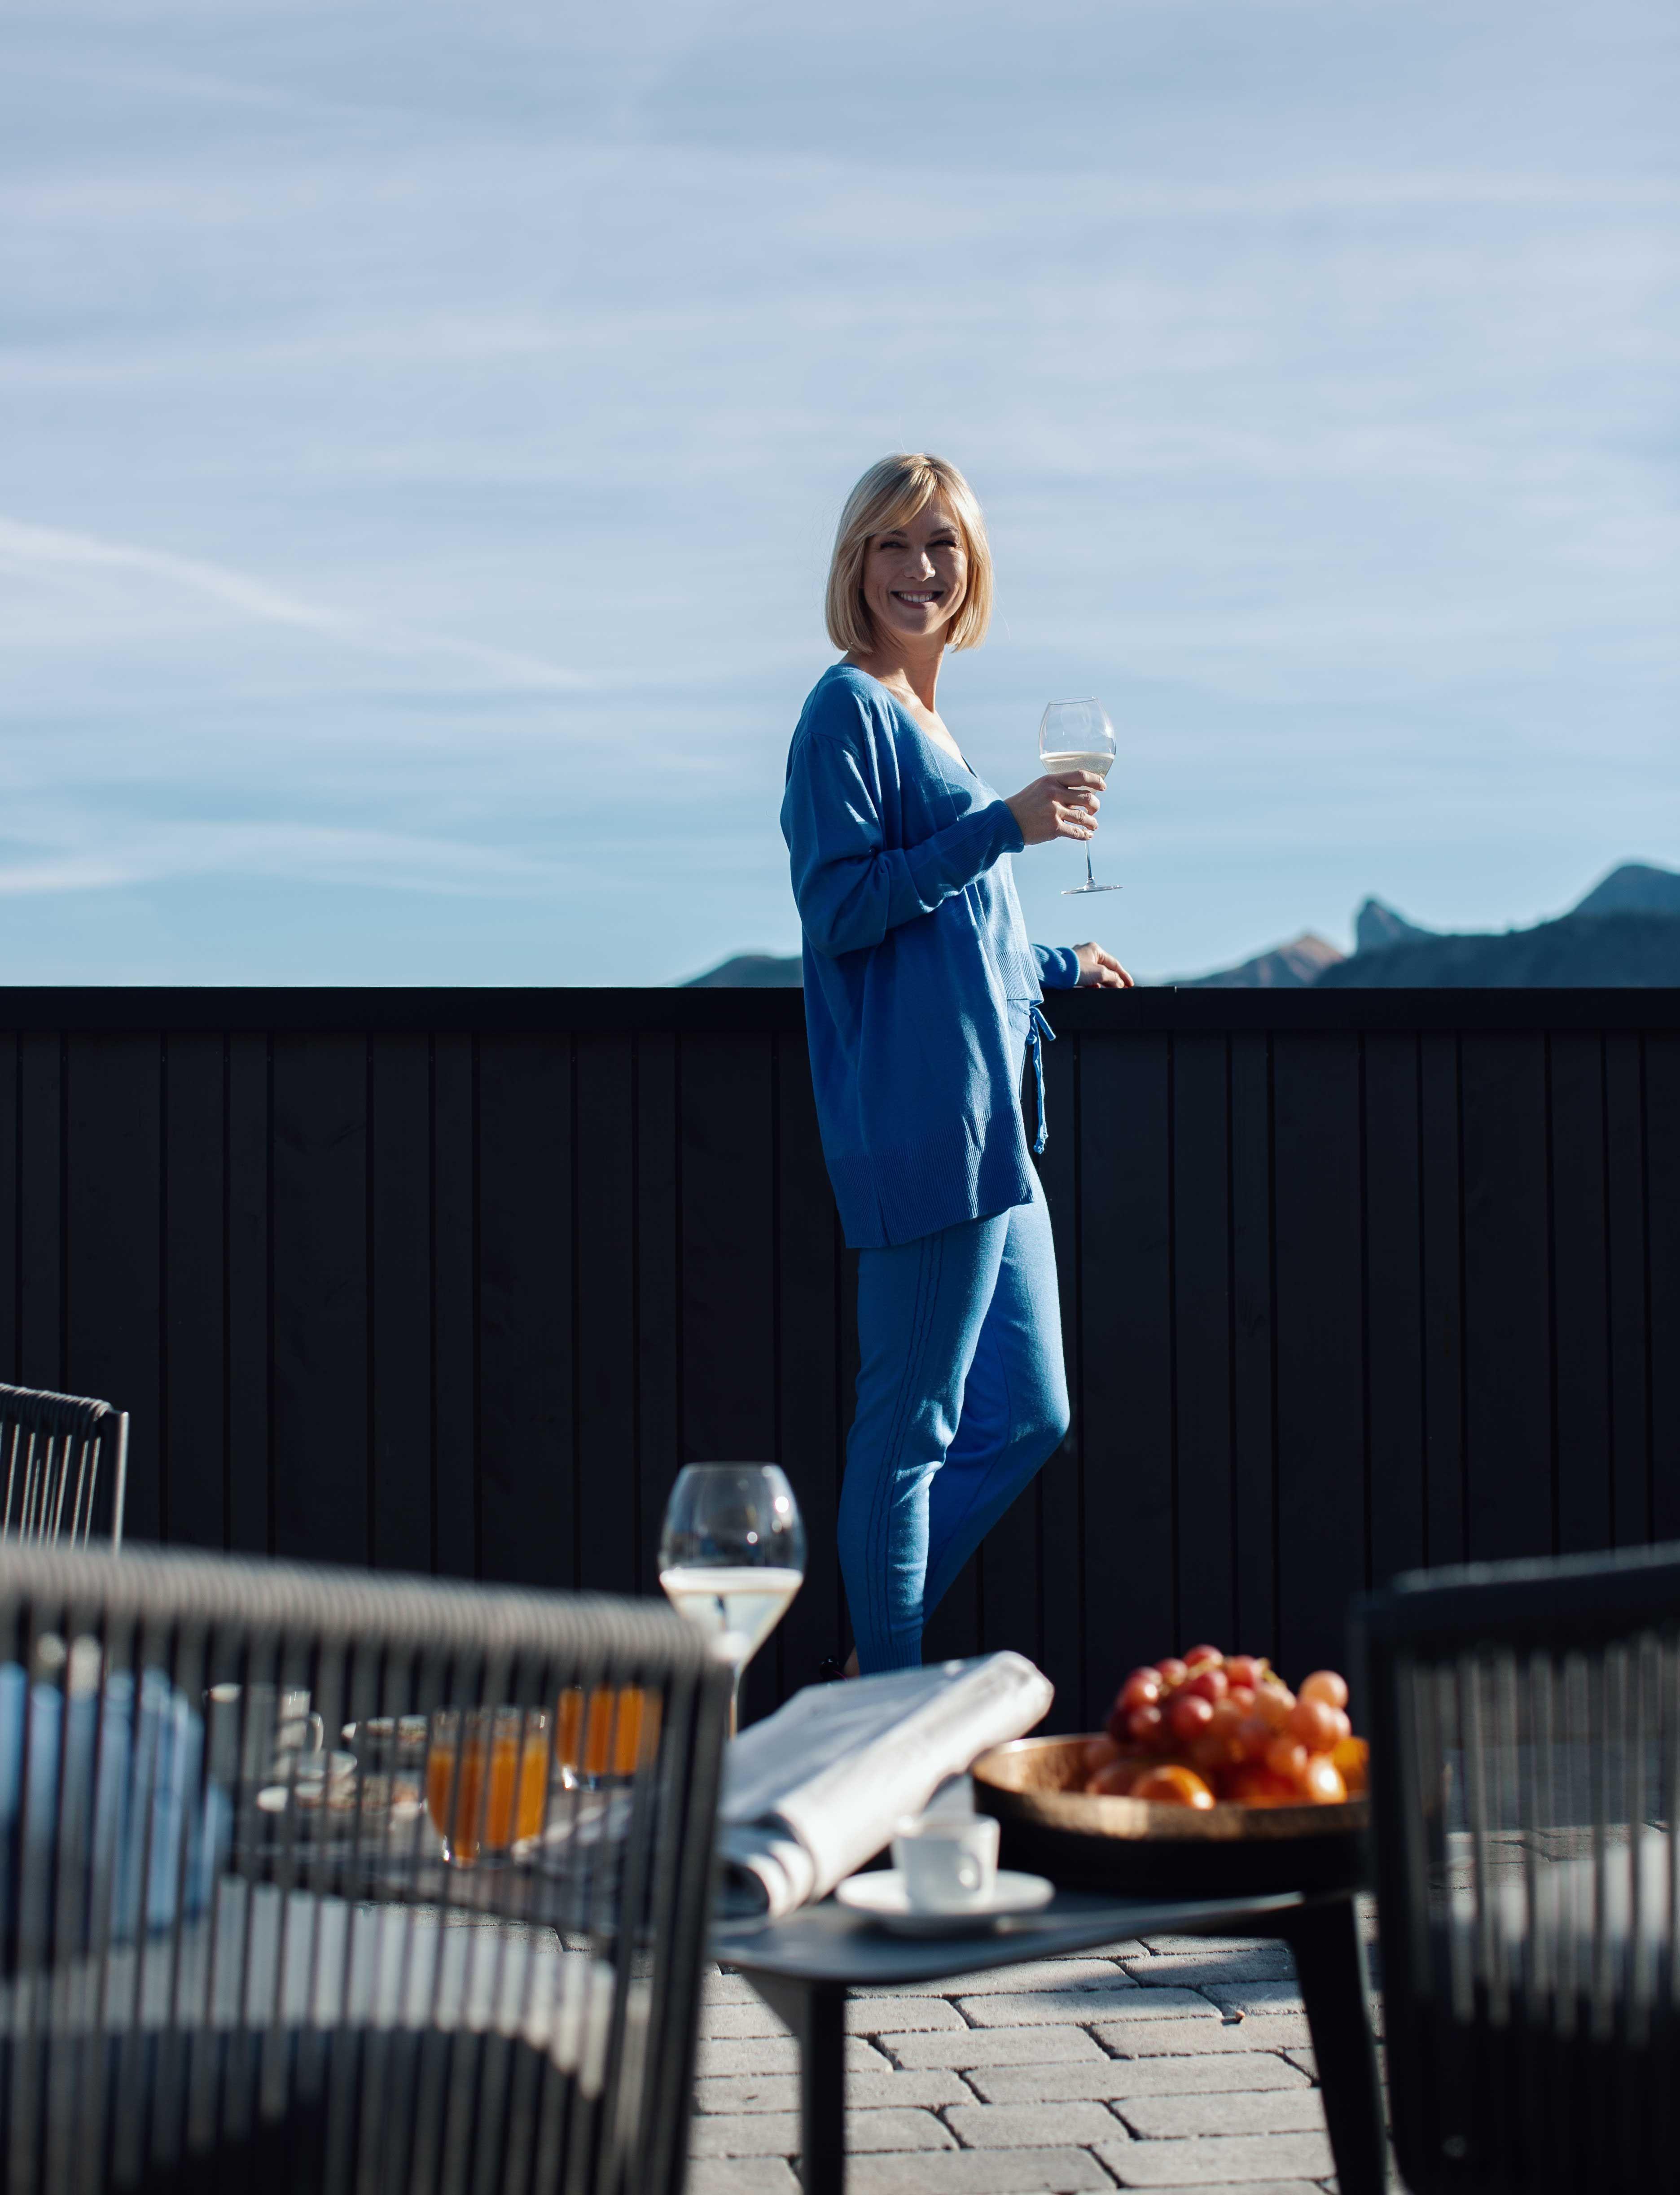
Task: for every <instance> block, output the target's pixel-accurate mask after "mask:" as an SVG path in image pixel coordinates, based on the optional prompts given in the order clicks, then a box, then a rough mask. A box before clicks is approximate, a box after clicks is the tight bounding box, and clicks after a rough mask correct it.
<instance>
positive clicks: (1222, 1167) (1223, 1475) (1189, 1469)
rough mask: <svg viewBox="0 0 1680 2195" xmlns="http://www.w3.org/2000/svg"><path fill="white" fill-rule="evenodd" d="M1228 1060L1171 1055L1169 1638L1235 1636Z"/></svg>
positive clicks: (1198, 1046)
mask: <svg viewBox="0 0 1680 2195" xmlns="http://www.w3.org/2000/svg"><path fill="white" fill-rule="evenodd" d="M1227 1074H1228V1055H1227V1047H1226V1040H1225V1039H1224V1038H1223V1037H1221V1036H1181V1037H1180V1038H1178V1039H1177V1040H1175V1044H1174V1046H1173V1159H1172V1167H1173V1332H1174V1345H1173V1359H1174V1397H1173V1414H1174V1426H1175V1440H1174V1451H1175V1462H1176V1469H1175V1473H1174V1487H1173V1501H1174V1507H1175V1525H1174V1535H1173V1536H1174V1541H1175V1547H1176V1549H1177V1558H1178V1559H1177V1569H1178V1577H1177V1585H1178V1631H1179V1634H1180V1637H1181V1641H1182V1643H1183V1644H1185V1645H1192V1644H1194V1643H1195V1642H1196V1641H1197V1640H1198V1639H1212V1640H1215V1641H1216V1642H1219V1643H1221V1644H1224V1643H1226V1642H1227V1641H1228V1642H1230V1643H1231V1645H1232V1646H1233V1650H1234V1645H1235V1638H1234V1633H1233V1628H1232V1626H1233V1622H1234V1620H1235V1616H1236V1597H1237V1595H1236V1576H1235V1565H1234V1558H1235V1553H1236V1535H1235V1529H1234V1528H1235V1521H1236V1519H1235V1488H1234V1486H1233V1478H1232V1415H1231V1404H1232V1397H1231V1349H1232V1313H1233V1307H1232V1301H1231V1174H1230V1120H1229V1114H1228V1110H1227V1095H1228V1092H1227Z"/></svg>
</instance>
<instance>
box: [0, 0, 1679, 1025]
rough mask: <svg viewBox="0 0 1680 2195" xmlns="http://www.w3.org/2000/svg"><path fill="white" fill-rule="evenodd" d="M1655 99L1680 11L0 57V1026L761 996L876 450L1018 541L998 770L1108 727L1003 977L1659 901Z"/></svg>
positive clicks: (950, 27)
mask: <svg viewBox="0 0 1680 2195" xmlns="http://www.w3.org/2000/svg"><path fill="white" fill-rule="evenodd" d="M1677 112H1680V14H1677V13H1676V11H1675V10H1674V9H1673V7H1672V4H1671V0H1597V4H1596V5H1595V6H1594V7H1593V8H1592V9H1583V8H1581V7H1579V5H1577V4H1574V0H1569V4H1567V5H1560V4H1556V0H1475V4H1472V5H1469V6H1466V5H1465V4H1464V0H1031V5H1028V4H1025V0H1012V4H1000V0H966V4H965V5H964V7H963V8H961V9H959V10H951V9H940V10H932V11H911V10H906V9H904V8H902V7H901V6H898V5H887V4H885V0H853V4H852V5H850V6H848V8H847V9H845V10H835V9H817V8H815V7H811V6H805V7H800V6H795V7H793V8H789V7H788V6H787V5H786V4H785V0H782V4H778V5H775V6H771V5H767V4H763V0H615V4H614V6H613V7H612V8H610V9H605V8H598V7H591V8H587V9H586V8H583V7H580V6H578V5H576V4H574V0H543V4H529V5H528V4H524V0H470V4H465V3H464V4H459V5H449V6H443V5H438V4H434V3H433V0H360V3H359V4H358V0H335V4H332V5H323V4H318V0H282V4H274V5H268V4H262V0H107V4H105V5H94V4H88V0H11V4H10V5H9V8H8V9H7V11H6V15H5V20H4V25H3V28H0V648H3V651H4V663H3V685H0V694H3V701H0V982H13V983H97V982H112V983H127V982H158V983H171V982H181V983H192V982H216V983H229V982H231V983H239V982H249V983H287V982H390V983H428V982H436V983H561V984H563V983H584V984H588V983H626V982H628V983H661V982H672V981H675V980H679V979H681V978H682V977H685V976H687V975H690V974H691V973H694V972H696V971H698V970H700V969H702V968H704V967H706V966H707V965H711V964H712V963H713V962H715V961H716V960H718V959H721V958H722V957H724V956H725V954H727V953H735V952H739V951H751V950H759V951H768V952H780V953H786V952H791V951H793V950H794V949H795V948H796V946H797V942H798V924H797V917H796V915H795V913H794V908H793V906H792V902H791V899H790V897H789V894H788V882H787V870H786V861H785V855H784V850H783V848H782V842H781V838H780V834H779V831H778V828H777V823H776V809H777V804H778V801H779V798H780V787H781V778H782V763H783V759H784V757H785V754H786V750H787V744H788V736H789V734H790V732H791V730H792V728H793V725H794V721H795V720H796V718H797V716H798V713H799V709H800V703H801V701H802V700H803V697H804V695H805V693H806V692H807V691H808V689H809V688H810V687H811V684H812V683H814V682H815V680H816V678H817V677H818V675H819V674H820V673H821V671H823V668H824V667H825V666H826V665H827V664H828V662H829V661H831V660H833V651H832V649H831V648H829V646H828V642H827V641H826V638H825V637H824V634H823V625H822V616H821V597H822V587H823V575H824V572H825V569H826V564H827V558H828V547H829V544H830V541H831V539H832V535H833V529H834V521H835V518H836V516H837V515H838V512H839V510H840V504H841V503H842V501H843V500H844V498H845V495H846V491H847V489H848V488H849V487H850V486H851V484H852V481H853V480H854V479H855V478H856V477H857V475H858V474H859V473H860V472H861V471H862V470H863V468H864V466H865V465H866V464H869V463H870V462H872V461H873V460H874V459H875V458H876V457H878V456H880V455H881V454H882V453H883V452H886V451H887V450H890V449H892V448H927V449H932V450H935V451H938V452H940V453H941V454H943V455H944V456H947V457H949V458H952V459H953V460H955V462H956V463H957V464H960V465H961V467H962V469H963V470H964V471H965V472H966V473H967V475H968V477H969V478H970V480H971V481H973V485H974V487H975V488H976V490H977V492H978V493H979V496H980V498H981V500H982V502H983V503H984V506H985V509H986V511H987V516H988V522H989V525H990V529H991V534H992V540H993V545H994V550H995V552H996V566H997V591H998V595H997V599H998V609H997V614H996V621H995V623H994V626H993V630H992V634H991V637H990V640H989V641H988V642H987V644H986V645H985V647H984V648H982V649H979V650H978V651H973V652H971V653H968V654H962V655H961V656H957V657H955V658H953V659H952V660H950V663H949V665H948V667H947V669H946V671H944V675H943V678H942V683H941V686H940V704H941V707H942V711H943V712H944V715H945V717H946V720H947V722H948V723H950V725H951V727H952V729H953V730H954V731H955V733H956V735H957V736H958V738H959V739H960V740H961V742H962V744H963V746H964V747H965V749H966V751H967V752H968V753H969V755H970V757H971V758H972V759H973V761H974V763H975V764H976V766H977V767H978V768H979V769H980V770H981V772H982V774H983V775H985V776H986V777H988V778H989V779H990V781H991V782H992V783H993V784H995V785H996V786H997V787H998V788H999V790H1000V791H1002V792H1006V793H1007V792H1013V791H1014V790H1016V789H1017V788H1018V787H1019V786H1021V785H1022V784H1025V782H1026V781H1028V780H1029V779H1030V778H1031V777H1032V776H1034V775H1036V724H1037V719H1038V716H1039V712H1040V711H1041V709H1042V706H1043V704H1044V702H1045V701H1046V700H1050V699H1053V698H1058V697H1063V696H1074V695H1082V694H1093V693H1094V694H1098V695H1100V697H1101V698H1102V700H1104V701H1105V702H1106V704H1107V706H1108V708H1109V710H1110V712H1111V716H1112V717H1113V719H1114V722H1115V725H1116V728H1117V735H1118V740H1119V749H1120V758H1119V761H1118V763H1117V768H1116V770H1115V773H1114V775H1113V777H1112V779H1111V786H1110V792H1109V798H1108V800H1107V803H1106V808H1105V812H1104V819H1103V828H1102V830H1101V832H1100V834H1099V837H1098V839H1097V842H1096V847H1095V861H1096V867H1097V873H1098V876H1099V877H1100V878H1103V877H1105V876H1106V878H1108V879H1111V880H1113V881H1116V882H1119V883H1123V884H1124V886H1125V890H1123V892H1119V893H1115V894H1111V895H1109V896H1106V897H1105V898H1104V899H1102V900H1100V901H1098V902H1071V907H1072V912H1071V913H1070V903H1069V902H1065V901H1064V900H1063V899H1062V897H1061V896H1060V895H1061V890H1062V888H1063V886H1064V885H1065V884H1071V883H1072V882H1074V881H1075V879H1076V877H1077V873H1078V870H1079V866H1080V856H1079V855H1078V854H1077V851H1076V850H1075V849H1073V848H1072V847H1071V846H1060V847H1048V848H1043V849H1037V850H1033V851H1031V852H1030V853H1028V854H1026V855H1023V856H1019V857H1018V859H1017V862H1016V873H1017V878H1018V881H1019V884H1020V887H1021V894H1022V898H1023V901H1024V902H1025V906H1026V909H1027V913H1028V918H1029V926H1030V927H1031V930H1032V932H1033V935H1034V936H1036V937H1038V938H1040V939H1042V940H1044V941H1045V942H1077V940H1078V939H1080V938H1082V937H1083V936H1086V935H1088V933H1089V930H1090V927H1091V925H1092V923H1093V922H1095V924H1096V927H1097V934H1098V935H1099V936H1100V937H1101V939H1102V940H1103V942H1106V943H1107V944H1109V945H1110V946H1111V947H1112V948H1113V949H1115V950H1116V951H1117V952H1119V953H1121V954H1122V955H1123V957H1124V958H1125V959H1127V960H1128V961H1129V963H1130V965H1133V966H1134V967H1135V968H1137V969H1138V970H1139V971H1142V972H1146V973H1152V974H1163V973H1171V972H1179V971H1185V972H1188V971H1194V970H1196V969H1199V968H1205V967H1210V966H1216V965H1221V964H1224V963H1227V962H1229V961H1232V960H1234V959H1242V958H1244V957H1246V956H1247V955H1248V954H1249V953H1252V952H1255V951H1256V950H1259V949H1261V948H1263V947H1266V946H1268V945H1270V944H1273V943H1275V942H1279V940H1281V939H1284V938H1287V937H1290V936H1295V935H1296V933H1298V932H1299V931H1301V930H1303V929H1313V930H1319V932H1321V933H1322V934H1324V935H1325V936H1329V937H1331V938H1332V939H1334V940H1336V942H1341V943H1342V944H1344V945H1345V944H1346V943H1347V942H1348V932H1349V926H1350V921H1351V916H1352V913H1353V910H1354V907H1355V906H1356V905H1357V904H1358V902H1360V900H1361V899H1362V898H1363V897H1364V896H1365V894H1366V893H1368V892H1369V893H1376V894H1377V895H1378V896H1381V897H1383V899H1385V900H1387V901H1388V902H1391V903H1392V904H1394V905H1395V906H1396V907H1399V908H1400V909H1401V910H1402V911H1403V912H1404V913H1406V914H1407V915H1408V916H1410V917H1412V919H1415V920H1417V921H1418V922H1420V923H1424V924H1427V925H1431V926H1435V927H1441V928H1487V927H1496V928H1497V927H1504V926H1505V925H1508V924H1516V923H1526V922H1529V921H1533V920H1534V919H1539V918H1540V917H1542V916H1544V915H1546V914H1550V913H1557V912H1560V911H1561V910H1562V908H1564V907H1567V906H1568V905H1569V904H1570V903H1572V902H1573V901H1574V900H1575V899H1576V898H1578V897H1579V896H1580V894H1581V893H1582V892H1583V891H1584V890H1585V889H1586V888H1587V887H1588V886H1589V885H1590V884H1592V883H1593V882H1594V881H1595V880H1596V878H1597V877H1598V876H1600V875H1601V874H1602V873H1603V872H1604V871H1605V870H1606V869H1607V868H1608V867H1611V866H1612V865H1613V864H1614V863H1615V862H1616V861H1621V860H1624V859H1639V860H1646V861H1660V862H1665V863H1670V864H1676V865H1680V771H1677V769H1676V767H1675V755H1676V715H1677V699H1680V625H1677V618H1676V608H1677V582H1680V510H1677V463H1676V461H1677V454H1680V395H1677V392H1680V283H1677V271H1680V132H1677V131H1676V130H1675V128H1674V122H1673V118H1674V116H1675V114H1676V113H1677ZM1093 905H1094V906H1095V907H1096V908H1097V910H1098V913H1097V915H1096V916H1095V917H1090V916H1088V915H1087V914H1086V913H1084V909H1085V908H1087V907H1091V906H1093Z"/></svg>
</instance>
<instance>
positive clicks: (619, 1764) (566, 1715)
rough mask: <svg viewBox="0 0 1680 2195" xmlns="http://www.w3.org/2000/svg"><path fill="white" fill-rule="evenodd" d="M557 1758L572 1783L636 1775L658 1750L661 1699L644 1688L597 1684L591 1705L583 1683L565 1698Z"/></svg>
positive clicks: (557, 1722) (561, 1703) (557, 1726)
mask: <svg viewBox="0 0 1680 2195" xmlns="http://www.w3.org/2000/svg"><path fill="white" fill-rule="evenodd" d="M555 1730H556V1736H555V1741H554V1756H555V1759H556V1760H557V1761H558V1763H559V1766H560V1773H561V1777H562V1778H563V1781H564V1782H565V1783H568V1784H576V1783H600V1782H602V1781H603V1778H605V1777H623V1776H633V1775H634V1774H635V1773H636V1771H637V1770H638V1768H644V1767H645V1766H647V1764H648V1763H649V1761H650V1760H652V1759H653V1757H654V1754H655V1752H656V1751H657V1750H658V1748H659V1695H658V1693H657V1692H646V1691H643V1690H642V1688H641V1686H640V1685H621V1686H615V1685H594V1686H593V1687H592V1690H591V1691H590V1694H589V1698H588V1701H587V1703H586V1702H585V1699H584V1695H583V1688H582V1686H581V1685H571V1686H569V1688H568V1690H566V1691H563V1692H562V1693H561V1695H560V1701H559V1708H558V1712H557V1714H556V1717H555Z"/></svg>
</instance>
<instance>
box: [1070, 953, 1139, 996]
mask: <svg viewBox="0 0 1680 2195" xmlns="http://www.w3.org/2000/svg"><path fill="white" fill-rule="evenodd" d="M1073 949H1074V951H1075V952H1076V953H1077V954H1078V955H1079V988H1080V989H1081V990H1082V991H1088V990H1093V989H1100V990H1104V991H1130V990H1134V989H1135V988H1136V985H1135V984H1134V982H1133V981H1132V978H1131V976H1130V974H1129V972H1128V971H1127V970H1125V969H1124V968H1123V967H1122V966H1121V965H1120V963H1119V962H1118V961H1117V959H1115V957H1114V955H1113V954H1112V953H1105V952H1104V951H1103V949H1102V948H1101V946H1100V945H1076V946H1075V947H1074V948H1073Z"/></svg>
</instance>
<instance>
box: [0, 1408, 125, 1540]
mask: <svg viewBox="0 0 1680 2195" xmlns="http://www.w3.org/2000/svg"><path fill="white" fill-rule="evenodd" d="M128 1449H129V1421H128V1415H127V1413H126V1412H125V1411H118V1410H115V1409H113V1408H112V1406H111V1404H110V1403H98V1402H94V1401H92V1400H90V1399H89V1398H88V1397H84V1396H81V1395H54V1394H49V1393H48V1392H46V1391H44V1390H43V1389H40V1388H37V1387H8V1386H0V1500H3V1504H4V1506H3V1507H0V1532H5V1533H9V1534H12V1535H15V1536H16V1537H18V1538H19V1539H24V1540H48V1541H61V1540H62V1541H69V1542H70V1543H71V1544H72V1546H77V1547H84V1546H86V1545H87V1543H88V1542H89V1541H90V1540H108V1541H110V1542H111V1546H112V1547H113V1550H114V1549H116V1548H118V1547H121V1545H122V1543H123V1495H124V1486H125V1481H126V1478H127V1473H128Z"/></svg>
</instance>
